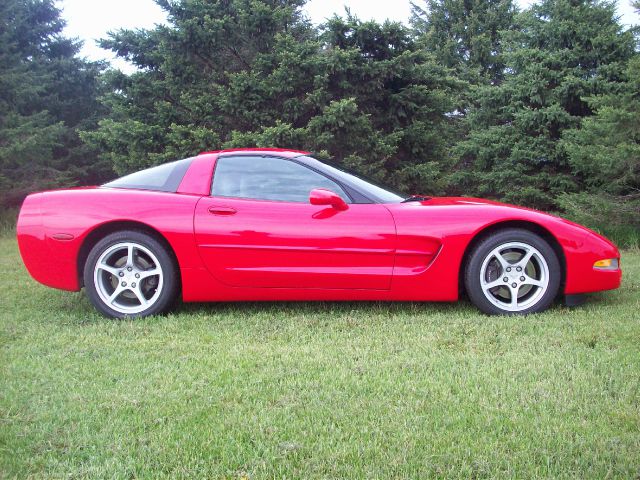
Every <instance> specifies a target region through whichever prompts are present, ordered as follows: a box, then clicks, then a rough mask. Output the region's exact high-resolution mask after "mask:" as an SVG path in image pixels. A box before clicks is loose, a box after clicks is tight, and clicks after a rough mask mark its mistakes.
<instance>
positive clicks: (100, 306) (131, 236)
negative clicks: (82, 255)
mask: <svg viewBox="0 0 640 480" xmlns="http://www.w3.org/2000/svg"><path fill="white" fill-rule="evenodd" d="M122 242H133V243H138V244H140V245H142V246H144V247H146V248H148V249H149V250H151V252H153V254H154V255H155V256H156V258H157V259H158V262H159V263H160V268H161V269H162V274H163V287H162V291H161V292H160V296H159V298H158V299H157V300H156V302H155V303H154V304H153V305H151V306H150V307H149V308H148V309H146V310H144V311H142V312H138V313H135V314H127V313H122V312H118V311H117V310H114V309H112V308H110V307H109V306H108V305H106V304H105V303H104V302H103V301H102V299H101V298H100V296H99V294H98V291H97V289H96V286H95V284H94V269H95V266H96V263H97V261H98V259H99V258H100V256H101V255H102V253H103V252H104V251H105V250H107V249H108V248H109V247H111V246H113V245H115V244H118V243H122ZM177 272H178V269H177V267H176V265H175V262H174V260H173V258H172V257H171V256H170V255H169V253H168V252H167V248H166V247H165V246H164V245H162V243H160V242H159V241H158V240H156V239H155V238H153V237H152V236H150V235H148V234H146V233H144V232H140V231H135V230H126V231H120V232H114V233H111V234H109V235H107V236H106V237H104V238H103V239H101V240H100V241H98V242H97V243H96V244H95V245H94V246H93V248H92V249H91V251H90V252H89V255H88V256H87V261H86V262H85V265H84V271H83V278H84V287H85V292H86V294H87V297H88V298H89V300H90V301H91V303H92V304H93V305H94V307H95V308H96V309H97V310H98V311H99V312H100V313H102V314H103V315H106V316H108V317H113V318H137V317H146V316H149V315H155V314H158V313H162V312H164V311H165V310H167V309H168V308H169V307H170V306H171V304H172V303H173V301H174V300H175V298H176V296H177V291H178V278H177Z"/></svg>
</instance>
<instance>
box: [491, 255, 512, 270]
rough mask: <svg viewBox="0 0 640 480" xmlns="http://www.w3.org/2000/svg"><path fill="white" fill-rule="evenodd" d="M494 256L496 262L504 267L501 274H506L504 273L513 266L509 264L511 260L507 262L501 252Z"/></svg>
mask: <svg viewBox="0 0 640 480" xmlns="http://www.w3.org/2000/svg"><path fill="white" fill-rule="evenodd" d="M494 256H495V257H496V260H498V262H499V263H500V266H501V267H502V272H501V273H504V271H505V270H506V269H507V267H509V266H511V263H510V262H509V260H507V259H506V258H504V257H503V256H502V254H501V253H500V251H496V252H495V253H494Z"/></svg>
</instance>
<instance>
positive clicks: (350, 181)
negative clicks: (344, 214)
mask: <svg viewBox="0 0 640 480" xmlns="http://www.w3.org/2000/svg"><path fill="white" fill-rule="evenodd" d="M304 158H305V159H307V160H310V161H312V162H314V163H317V164H320V165H322V170H324V171H325V172H326V173H327V174H329V175H331V176H332V177H334V178H335V179H337V180H339V181H342V182H344V183H346V184H347V185H349V186H351V187H353V188H355V189H356V190H358V191H360V192H361V193H362V194H364V195H366V196H367V197H369V198H370V199H371V200H375V201H377V202H380V203H399V202H402V201H403V200H404V199H405V198H406V197H407V195H403V194H402V193H400V192H396V191H394V190H393V189H391V188H389V187H385V186H381V185H378V184H377V183H375V182H374V181H373V180H370V179H368V178H366V177H364V176H363V175H360V174H357V173H355V172H351V171H348V170H346V169H345V168H344V167H342V166H338V165H335V164H331V163H327V162H321V161H319V160H316V159H315V158H312V157H306V156H305V157H304ZM310 163H311V162H310Z"/></svg>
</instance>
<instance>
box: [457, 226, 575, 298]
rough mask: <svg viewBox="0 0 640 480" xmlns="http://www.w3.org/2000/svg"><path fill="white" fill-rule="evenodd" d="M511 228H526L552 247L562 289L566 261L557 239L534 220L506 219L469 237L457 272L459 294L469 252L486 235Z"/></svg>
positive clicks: (561, 290)
mask: <svg viewBox="0 0 640 480" xmlns="http://www.w3.org/2000/svg"><path fill="white" fill-rule="evenodd" d="M511 228H519V229H522V230H527V231H529V232H531V233H534V234H536V235H538V236H539V237H541V238H542V239H543V240H545V241H546V242H547V243H548V244H549V246H550V247H551V248H552V249H553V251H554V253H555V254H556V256H557V257H558V261H559V262H560V270H561V274H562V277H561V279H560V290H559V291H560V292H563V291H564V284H565V280H566V275H567V263H566V258H565V255H564V250H563V249H562V246H561V245H560V242H559V241H558V239H557V238H556V237H555V236H554V235H553V234H552V233H551V232H550V231H549V230H547V229H546V228H544V227H543V226H541V225H540V224H538V223H535V222H529V221H526V220H508V221H504V222H498V223H494V224H491V225H489V226H487V227H485V228H483V229H482V230H480V231H479V232H477V233H476V234H475V236H474V237H473V238H472V239H471V241H470V242H469V244H468V245H467V248H466V249H465V251H464V254H463V256H462V262H461V264H460V270H459V273H458V288H459V290H460V294H462V293H464V272H465V270H466V268H467V264H468V262H469V260H470V258H471V254H472V253H473V251H474V250H475V248H476V246H477V245H478V244H479V243H480V242H482V241H483V240H484V239H485V238H487V237H488V236H490V235H492V234H494V233H496V232H499V231H501V230H506V229H511Z"/></svg>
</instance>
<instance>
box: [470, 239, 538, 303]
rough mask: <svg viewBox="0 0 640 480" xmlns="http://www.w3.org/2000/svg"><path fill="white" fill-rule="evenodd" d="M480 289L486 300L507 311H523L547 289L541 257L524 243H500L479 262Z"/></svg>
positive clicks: (535, 301) (535, 250)
mask: <svg viewBox="0 0 640 480" xmlns="http://www.w3.org/2000/svg"><path fill="white" fill-rule="evenodd" d="M480 286H481V288H482V293H484V295H485V297H486V298H487V300H489V301H490V302H491V303H492V304H494V305H495V306H496V307H498V308H500V309H501V310H505V311H508V312H520V311H523V310H526V309H528V308H530V307H532V306H534V305H535V304H536V303H538V302H539V301H540V299H541V298H542V297H543V296H544V294H545V292H546V291H547V288H548V287H549V266H548V265H547V261H546V260H545V258H544V256H543V255H542V254H541V253H540V252H539V251H538V250H537V249H536V248H534V247H532V246H531V245H528V244H526V243H523V242H509V243H503V244H502V245H499V246H498V247H496V248H494V249H493V250H492V251H491V252H490V253H489V254H488V255H487V256H486V257H485V259H484V261H483V262H482V267H481V268H480Z"/></svg>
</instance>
